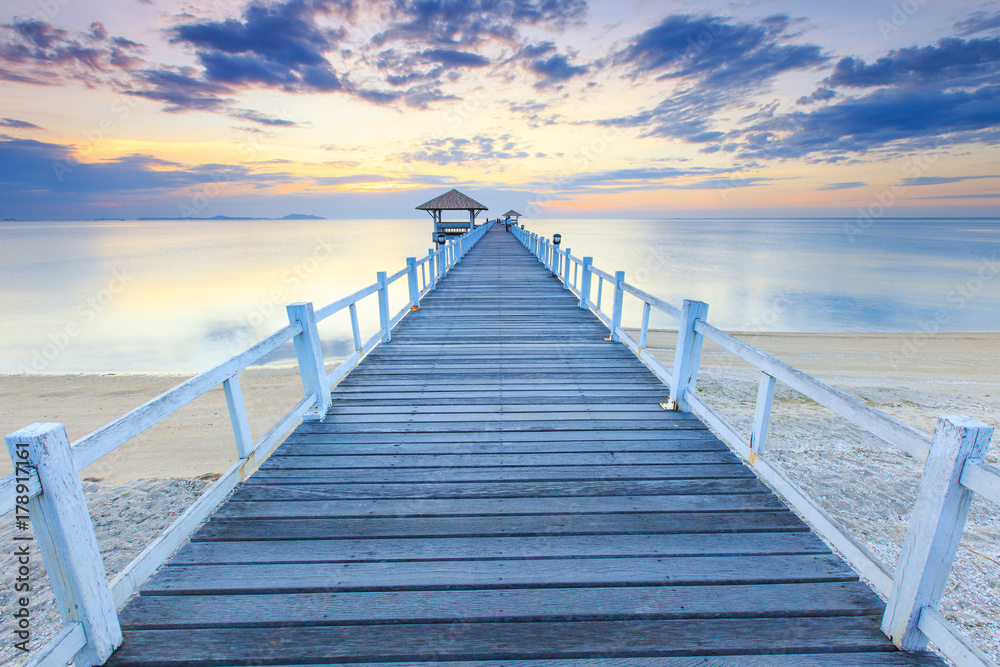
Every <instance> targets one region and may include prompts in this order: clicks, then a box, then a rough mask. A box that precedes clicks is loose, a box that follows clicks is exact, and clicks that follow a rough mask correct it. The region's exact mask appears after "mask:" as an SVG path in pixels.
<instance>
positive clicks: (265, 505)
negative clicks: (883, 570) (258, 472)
mask: <svg viewBox="0 0 1000 667" xmlns="http://www.w3.org/2000/svg"><path fill="white" fill-rule="evenodd" d="M781 509H784V505H783V504H782V503H781V501H779V500H778V499H777V498H776V497H775V496H773V495H769V494H764V493H751V494H747V495H736V494H726V495H722V494H718V495H695V496H637V497H635V498H629V497H614V498H601V497H593V496H591V497H570V498H567V497H554V498H553V497H535V498H461V499H439V498H434V499H415V498H405V499H385V498H380V499H376V500H295V501H275V500H268V501H255V502H229V503H226V504H225V505H224V506H222V507H220V508H219V510H218V511H217V512H216V513H215V515H214V516H216V517H218V518H220V519H235V518H253V519H281V518H291V519H308V518H311V517H318V516H322V517H338V516H343V517H348V516H351V517H364V516H371V517H406V516H499V515H504V516H506V515H513V514H537V515H543V514H563V515H565V514H598V513H603V514H620V513H631V512H756V511H764V510H770V511H775V510H781Z"/></svg>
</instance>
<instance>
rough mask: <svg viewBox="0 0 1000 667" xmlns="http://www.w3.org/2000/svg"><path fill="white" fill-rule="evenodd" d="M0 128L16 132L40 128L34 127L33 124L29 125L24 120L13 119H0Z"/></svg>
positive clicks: (38, 128)
mask: <svg viewBox="0 0 1000 667" xmlns="http://www.w3.org/2000/svg"><path fill="white" fill-rule="evenodd" d="M0 127H11V128H14V129H16V130H41V129H42V128H41V127H39V126H37V125H35V124H34V123H29V122H28V121H26V120H17V119H14V118H0Z"/></svg>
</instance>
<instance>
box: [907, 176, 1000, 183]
mask: <svg viewBox="0 0 1000 667" xmlns="http://www.w3.org/2000/svg"><path fill="white" fill-rule="evenodd" d="M982 178H1000V175H997V174H986V175H982V176H914V177H912V178H904V179H903V180H902V181H900V184H901V185H907V186H909V185H917V186H919V185H945V184H947V183H961V182H962V181H975V180H979V179H982Z"/></svg>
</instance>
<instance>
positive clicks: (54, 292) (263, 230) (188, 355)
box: [0, 218, 1000, 373]
mask: <svg viewBox="0 0 1000 667" xmlns="http://www.w3.org/2000/svg"><path fill="white" fill-rule="evenodd" d="M522 222H523V223H524V224H525V227H526V228H527V229H530V230H531V231H534V232H537V233H539V234H541V235H543V236H546V237H551V236H552V234H554V233H559V234H560V235H561V236H562V244H563V246H562V247H564V248H569V249H571V251H572V253H573V255H575V256H579V257H583V256H590V257H593V259H594V265H595V266H597V267H598V268H600V269H603V270H605V271H607V272H610V273H613V272H615V271H624V272H625V279H626V281H627V282H629V283H631V284H633V285H635V286H637V287H639V288H641V289H643V290H646V291H647V292H650V293H652V294H654V295H656V296H659V297H661V298H663V299H665V300H667V301H669V302H671V303H674V304H676V305H680V304H681V303H682V302H683V300H684V299H698V300H701V301H705V302H707V303H708V304H709V313H708V320H709V322H711V323H713V324H715V325H716V326H718V327H720V328H722V329H725V330H729V331H776V332H921V331H926V332H936V331H946V332H955V331H1000V263H998V262H1000V219H981V218H977V219H924V218H920V219H868V220H856V219H663V220H630V219H566V220H555V219H545V220H527V219H525V220H522ZM430 247H431V223H430V221H429V220H428V219H412V220H280V221H271V220H186V221H159V220H158V221H137V220H124V221H83V222H13V221H8V222H0V257H2V262H0V312H2V313H3V326H2V327H0V373H104V372H115V373H139V372H191V371H200V370H205V369H207V368H210V367H212V366H214V365H216V364H218V363H220V362H222V361H224V360H225V359H226V358H228V357H230V356H232V355H233V354H235V353H237V352H239V351H241V350H243V349H245V348H247V347H248V346H249V345H251V344H253V343H254V342H255V341H257V340H259V339H261V338H263V337H265V336H267V335H268V334H270V333H272V332H273V331H275V330H277V329H278V328H280V327H281V326H283V325H284V324H287V321H288V320H287V315H286V311H285V306H286V305H287V304H290V303H295V302H304V301H309V302H313V304H314V305H315V307H316V308H319V307H321V306H323V305H325V304H327V303H330V302H332V301H335V300H337V299H338V298H340V297H343V296H345V295H347V294H350V293H352V292H354V291H356V290H358V289H360V288H362V287H364V286H366V285H369V284H372V283H373V282H374V281H375V277H376V272H378V271H386V272H387V273H389V274H392V273H394V272H396V271H398V270H399V269H401V268H403V267H404V266H405V261H406V258H407V257H418V258H419V257H421V256H425V255H426V254H427V252H428V250H429V248H430ZM406 298H407V294H406V281H405V280H401V281H398V282H397V283H395V284H394V285H393V286H392V288H390V302H391V304H390V305H391V306H392V310H393V312H395V311H396V310H398V309H399V308H400V307H402V305H403V304H404V303H405V301H406ZM607 299H608V295H607V293H605V303H606V304H608V303H609V301H608V300H607ZM640 313H641V304H639V303H637V302H636V301H635V300H634V299H631V298H628V299H626V306H625V315H624V321H625V323H626V325H630V324H631V325H632V326H637V325H638V322H639V318H640ZM359 316H360V318H361V323H362V330H363V333H364V334H365V337H367V335H370V334H371V333H372V332H374V331H375V330H376V329H377V328H378V318H377V303H376V302H375V299H374V297H369V298H368V299H366V300H365V301H364V302H362V303H361V304H360V306H359ZM651 326H652V327H654V328H671V327H675V326H676V322H674V321H673V320H671V319H670V318H669V317H667V316H665V315H658V314H654V316H653V318H652V320H651ZM320 332H321V336H322V338H323V341H324V350H325V352H326V354H327V357H328V360H329V361H331V362H335V361H336V360H337V359H338V358H343V357H344V356H346V355H347V354H349V353H350V351H351V350H352V349H353V347H352V344H351V329H350V323H349V320H348V317H347V313H346V311H345V312H344V313H342V314H340V315H337V316H334V317H331V318H330V319H329V320H327V321H325V322H324V323H323V324H322V325H321V327H320ZM293 360H294V353H293V352H292V350H291V346H290V345H289V346H286V347H285V348H282V349H281V350H278V351H276V352H275V353H274V354H272V355H271V356H270V357H268V358H267V359H265V360H264V361H263V363H267V364H283V363H291V362H292V361H293Z"/></svg>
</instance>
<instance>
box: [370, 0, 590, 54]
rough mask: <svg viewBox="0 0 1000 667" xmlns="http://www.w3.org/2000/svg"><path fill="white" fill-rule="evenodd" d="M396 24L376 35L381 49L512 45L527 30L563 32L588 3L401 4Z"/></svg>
mask: <svg viewBox="0 0 1000 667" xmlns="http://www.w3.org/2000/svg"><path fill="white" fill-rule="evenodd" d="M391 7H392V10H391V13H392V16H393V17H394V19H395V20H394V21H393V22H392V24H391V25H390V26H389V27H387V28H386V29H385V30H384V31H382V32H380V33H379V34H378V35H376V36H375V39H374V40H373V41H374V42H375V43H376V44H384V43H388V42H393V41H416V42H423V43H436V44H440V45H466V46H468V45H476V44H480V43H481V42H483V41H485V40H500V41H506V42H513V41H514V40H515V39H517V37H518V35H519V28H520V27H523V26H544V27H548V28H554V29H559V28H562V27H564V26H566V25H567V24H569V23H571V22H574V21H578V20H581V19H582V18H583V17H584V15H585V14H586V10H587V3H586V0H517V2H503V1H500V2H498V1H497V0H396V1H395V2H393V3H392V5H391Z"/></svg>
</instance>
